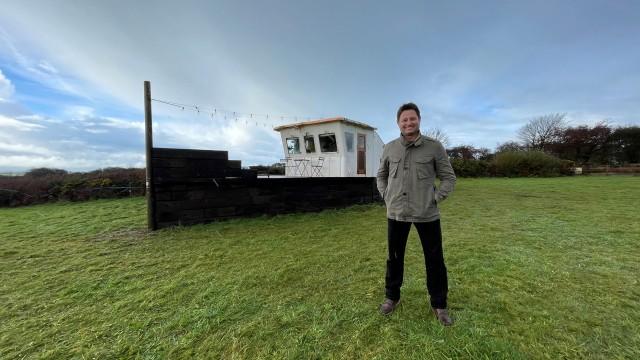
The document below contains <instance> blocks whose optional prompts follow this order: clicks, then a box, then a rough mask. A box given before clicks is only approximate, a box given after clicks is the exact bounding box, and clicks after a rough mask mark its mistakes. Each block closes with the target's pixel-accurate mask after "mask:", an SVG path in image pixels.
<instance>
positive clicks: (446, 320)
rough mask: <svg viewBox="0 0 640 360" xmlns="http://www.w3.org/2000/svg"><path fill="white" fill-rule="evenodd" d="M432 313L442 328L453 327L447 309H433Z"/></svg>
mask: <svg viewBox="0 0 640 360" xmlns="http://www.w3.org/2000/svg"><path fill="white" fill-rule="evenodd" d="M433 313H434V315H435V316H436V318H437V319H438V321H440V324H442V325H443V326H451V325H453V320H452V319H451V317H449V312H448V311H447V309H433Z"/></svg>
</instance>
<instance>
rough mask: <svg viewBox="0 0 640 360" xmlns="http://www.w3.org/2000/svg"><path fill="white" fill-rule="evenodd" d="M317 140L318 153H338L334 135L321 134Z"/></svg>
mask: <svg viewBox="0 0 640 360" xmlns="http://www.w3.org/2000/svg"><path fill="white" fill-rule="evenodd" d="M318 139H319V140H320V151H322V152H323V153H326V152H337V151H338V144H337V143H336V134H322V135H320V136H318Z"/></svg>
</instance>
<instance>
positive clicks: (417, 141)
mask: <svg viewBox="0 0 640 360" xmlns="http://www.w3.org/2000/svg"><path fill="white" fill-rule="evenodd" d="M422 141H423V139H422V134H418V137H417V138H416V139H415V140H414V141H407V140H406V139H405V138H404V135H402V133H401V134H400V142H401V143H402V145H404V146H405V147H409V146H411V145H413V146H420V145H422Z"/></svg>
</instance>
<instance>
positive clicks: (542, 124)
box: [518, 113, 566, 150]
mask: <svg viewBox="0 0 640 360" xmlns="http://www.w3.org/2000/svg"><path fill="white" fill-rule="evenodd" d="M565 116H566V114H560V113H557V114H547V115H543V116H539V117H537V118H533V119H531V121H529V122H528V123H527V124H526V125H525V126H523V127H522V128H520V130H519V131H518V137H519V138H520V140H522V142H523V143H524V145H525V146H526V147H527V148H529V149H532V150H545V148H546V147H547V146H548V145H549V144H552V143H554V142H557V141H559V140H560V137H561V136H562V131H563V130H564V128H565V127H566V122H565V120H564V118H565Z"/></svg>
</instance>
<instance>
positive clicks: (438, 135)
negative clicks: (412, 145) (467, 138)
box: [424, 128, 449, 148]
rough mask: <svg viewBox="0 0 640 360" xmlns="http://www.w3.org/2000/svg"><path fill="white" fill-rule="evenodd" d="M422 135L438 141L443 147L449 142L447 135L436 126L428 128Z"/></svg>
mask: <svg viewBox="0 0 640 360" xmlns="http://www.w3.org/2000/svg"><path fill="white" fill-rule="evenodd" d="M424 135H425V136H428V137H430V138H434V139H436V140H438V141H440V142H441V143H442V145H443V146H444V147H445V148H446V147H447V144H449V136H448V135H447V134H446V133H445V132H444V131H442V130H440V129H438V128H432V129H429V130H427V132H426V133H425V134H424Z"/></svg>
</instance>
